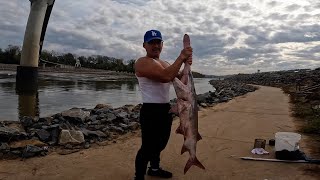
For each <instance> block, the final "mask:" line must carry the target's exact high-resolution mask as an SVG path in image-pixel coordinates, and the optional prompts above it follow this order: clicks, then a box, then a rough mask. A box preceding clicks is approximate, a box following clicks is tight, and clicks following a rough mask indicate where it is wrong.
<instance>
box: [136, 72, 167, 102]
mask: <svg viewBox="0 0 320 180" xmlns="http://www.w3.org/2000/svg"><path fill="white" fill-rule="evenodd" d="M136 77H137V78H138V82H139V88H140V91H141V95H142V102H143V103H169V101H170V100H169V90H170V84H171V83H161V82H157V81H154V80H152V79H149V78H146V77H138V76H136Z"/></svg>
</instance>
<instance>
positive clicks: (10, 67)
mask: <svg viewBox="0 0 320 180" xmlns="http://www.w3.org/2000/svg"><path fill="white" fill-rule="evenodd" d="M17 66H18V65H16V64H1V63H0V71H12V72H13V73H16V71H17ZM38 73H39V74H40V75H50V74H54V73H72V74H78V75H87V76H88V77H89V76H97V75H98V76H104V77H107V78H108V79H135V76H134V74H133V73H126V72H116V71H109V70H102V69H89V68H74V67H71V68H54V67H46V68H42V67H39V68H38Z"/></svg>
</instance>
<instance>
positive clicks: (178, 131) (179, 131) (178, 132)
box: [176, 124, 184, 135]
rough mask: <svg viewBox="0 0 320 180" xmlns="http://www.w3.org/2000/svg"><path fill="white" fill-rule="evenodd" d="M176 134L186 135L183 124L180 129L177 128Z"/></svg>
mask: <svg viewBox="0 0 320 180" xmlns="http://www.w3.org/2000/svg"><path fill="white" fill-rule="evenodd" d="M176 133H177V134H182V135H183V134H184V132H183V129H182V125H181V124H180V125H179V127H178V128H177V130H176Z"/></svg>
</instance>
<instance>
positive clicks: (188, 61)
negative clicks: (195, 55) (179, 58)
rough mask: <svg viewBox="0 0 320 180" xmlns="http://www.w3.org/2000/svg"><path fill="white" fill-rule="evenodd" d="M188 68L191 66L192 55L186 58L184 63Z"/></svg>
mask: <svg viewBox="0 0 320 180" xmlns="http://www.w3.org/2000/svg"><path fill="white" fill-rule="evenodd" d="M186 62H187V63H188V64H189V65H190V66H191V65H192V55H191V56H189V57H188V59H187V61H186Z"/></svg>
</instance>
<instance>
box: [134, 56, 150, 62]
mask: <svg viewBox="0 0 320 180" xmlns="http://www.w3.org/2000/svg"><path fill="white" fill-rule="evenodd" d="M148 60H149V58H148V57H140V58H139V59H137V61H136V63H145V62H149V61H148Z"/></svg>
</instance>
